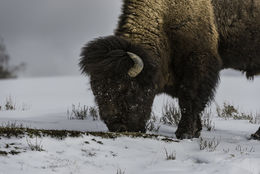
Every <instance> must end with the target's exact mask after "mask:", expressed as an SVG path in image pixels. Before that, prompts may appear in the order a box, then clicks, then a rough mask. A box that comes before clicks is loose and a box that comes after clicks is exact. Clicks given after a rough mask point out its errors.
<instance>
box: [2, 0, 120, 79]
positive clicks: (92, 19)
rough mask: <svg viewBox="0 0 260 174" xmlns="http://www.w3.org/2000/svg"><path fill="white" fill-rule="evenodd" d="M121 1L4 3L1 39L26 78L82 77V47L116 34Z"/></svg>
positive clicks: (24, 0) (11, 0)
mask: <svg viewBox="0 0 260 174" xmlns="http://www.w3.org/2000/svg"><path fill="white" fill-rule="evenodd" d="M120 9H121V0H73V1H72V0H0V36H2V37H3V38H4V40H5V44H6V46H7V49H8V52H9V54H10V56H11V59H12V62H11V63H12V64H19V63H20V62H25V63H26V64H27V67H26V71H25V72H24V73H23V76H50V75H68V74H71V75H72V74H79V71H78V66H77V63H78V59H79V54H80V49H81V47H82V46H83V45H84V44H85V43H86V42H88V41H89V40H91V39H93V38H96V37H99V36H106V35H110V34H112V33H113V30H114V29H115V27H116V25H117V20H118V16H119V14H120Z"/></svg>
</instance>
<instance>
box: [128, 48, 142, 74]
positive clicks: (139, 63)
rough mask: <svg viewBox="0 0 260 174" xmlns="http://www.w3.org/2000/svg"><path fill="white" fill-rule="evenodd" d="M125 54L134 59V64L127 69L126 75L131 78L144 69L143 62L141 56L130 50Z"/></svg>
mask: <svg viewBox="0 0 260 174" xmlns="http://www.w3.org/2000/svg"><path fill="white" fill-rule="evenodd" d="M127 54H128V55H129V57H130V58H131V59H132V60H133V61H134V66H133V67H131V68H130V69H129V71H128V75H129V76H130V77H132V78H135V77H136V76H138V75H139V74H140V73H141V72H142V70H143V69H144V62H143V60H142V58H141V57H139V56H138V55H136V54H134V53H132V52H127Z"/></svg>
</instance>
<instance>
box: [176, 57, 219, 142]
mask: <svg viewBox="0 0 260 174" xmlns="http://www.w3.org/2000/svg"><path fill="white" fill-rule="evenodd" d="M186 62H187V63H186V65H185V66H184V67H183V70H182V71H181V72H182V73H181V76H180V86H179V91H178V94H177V95H178V98H179V105H180V108H181V114H182V117H181V120H180V123H179V125H178V129H177V131H176V137H177V138H179V139H190V138H197V137H199V136H200V131H201V130H202V125H201V119H200V114H201V112H202V111H203V110H204V108H205V107H206V105H207V103H208V102H209V101H210V100H211V99H212V98H213V95H214V91H215V87H216V85H217V82H218V79H219V71H220V65H221V61H220V60H219V58H218V56H215V55H214V54H211V53H203V54H192V55H191V56H189V57H188V58H187V60H186Z"/></svg>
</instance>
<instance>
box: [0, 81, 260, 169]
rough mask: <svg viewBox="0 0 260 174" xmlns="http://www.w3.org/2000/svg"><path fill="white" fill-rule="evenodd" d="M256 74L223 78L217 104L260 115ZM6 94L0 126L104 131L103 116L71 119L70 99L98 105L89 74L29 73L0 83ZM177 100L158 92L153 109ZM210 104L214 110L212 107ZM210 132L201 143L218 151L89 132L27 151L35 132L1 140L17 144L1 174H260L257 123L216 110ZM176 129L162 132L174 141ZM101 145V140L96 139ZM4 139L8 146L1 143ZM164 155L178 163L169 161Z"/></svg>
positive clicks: (2, 162)
mask: <svg viewBox="0 0 260 174" xmlns="http://www.w3.org/2000/svg"><path fill="white" fill-rule="evenodd" d="M259 88H260V78H256V79H255V80H254V82H250V81H247V80H246V79H245V78H241V77H222V78H221V83H220V85H219V87H218V90H217V93H216V98H215V102H216V103H218V105H222V104H223V102H229V103H231V104H233V105H235V106H239V110H241V111H243V112H246V113H248V112H253V113H254V112H258V113H260V105H259V101H258V100H259V98H260V93H259ZM8 98H11V99H12V101H13V102H14V103H15V106H16V110H14V111H5V110H1V111H0V124H1V125H6V124H8V123H9V124H10V123H16V124H17V125H19V124H22V125H23V126H24V127H30V128H37V129H60V130H62V129H66V130H79V131H91V132H95V131H103V132H105V131H107V127H106V126H105V124H104V123H103V122H101V121H93V120H92V119H87V120H69V119H68V115H67V111H68V110H69V109H71V106H72V104H75V105H78V104H79V103H80V104H81V105H82V106H83V105H86V106H95V102H94V96H93V94H92V92H91V90H90V85H89V80H88V78H87V77H51V78H28V79H15V80H1V81H0V106H3V105H4V104H5V102H6V100H8ZM167 101H172V102H176V100H173V99H171V98H170V97H168V96H166V95H159V96H158V97H156V99H155V101H154V105H153V111H154V113H156V114H157V115H160V114H161V109H162V106H163V105H164V104H165V103H166V102H167ZM215 102H213V103H212V105H211V108H213V109H214V108H215ZM213 115H214V116H213V118H212V119H213V122H214V125H215V129H214V130H213V131H210V132H209V131H206V130H203V131H202V135H201V137H202V138H203V139H204V140H208V141H214V142H216V143H217V142H218V143H219V145H218V146H217V147H216V149H215V150H213V151H211V149H207V148H206V149H204V150H200V141H201V140H200V139H192V140H181V141H180V142H165V141H161V140H158V139H155V138H146V139H145V138H131V137H127V136H122V137H119V138H116V139H105V138H101V137H95V136H92V135H84V136H82V137H77V138H72V137H68V138H65V139H63V140H59V139H54V138H50V137H41V138H38V139H37V143H38V144H40V145H41V146H42V148H43V150H44V151H41V152H38V151H32V150H30V148H29V144H30V143H31V144H36V137H23V138H15V137H12V138H4V137H0V151H1V150H2V151H8V152H9V151H11V150H15V149H18V150H19V151H21V152H22V153H19V154H17V155H7V156H1V155H0V169H1V170H0V174H17V173H26V174H30V173H33V174H34V173H39V174H40V173H55V174H56V173H61V174H70V173H73V174H74V173H76V174H81V173H82V174H83V173H84V174H85V173H88V174H116V173H120V172H119V170H121V174H123V173H124V174H139V173H140V174H158V173H159V174H172V173H178V174H190V173H194V174H213V173H214V174H260V142H259V141H256V140H249V139H248V138H249V137H250V134H251V133H254V132H255V131H256V130H257V129H258V128H259V126H260V125H259V123H258V124H251V123H249V122H248V120H233V119H228V120H224V119H222V118H218V117H216V115H215V113H213ZM175 130H176V127H169V126H162V127H161V128H160V130H159V132H158V134H159V135H163V136H170V137H172V138H175V135H174V132H175ZM100 142H101V143H100ZM6 144H9V145H10V147H8V148H6ZM166 151H167V153H168V154H173V155H175V156H176V159H175V160H167V159H166Z"/></svg>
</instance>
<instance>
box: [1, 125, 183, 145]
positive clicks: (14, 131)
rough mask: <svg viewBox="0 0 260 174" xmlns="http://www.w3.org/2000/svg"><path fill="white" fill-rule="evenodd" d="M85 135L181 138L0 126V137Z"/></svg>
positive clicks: (162, 138)
mask: <svg viewBox="0 0 260 174" xmlns="http://www.w3.org/2000/svg"><path fill="white" fill-rule="evenodd" d="M84 135H92V136H96V137H101V138H104V139H116V138H119V137H124V136H125V137H131V138H151V139H157V140H161V141H165V142H179V140H175V139H171V138H168V137H163V136H159V135H154V134H143V133H138V132H121V133H120V132H81V131H69V130H43V129H30V128H23V127H0V137H4V138H11V137H18V138H23V137H30V138H32V137H35V136H37V137H51V138H57V139H64V138H66V137H81V136H84ZM97 143H99V144H102V142H97Z"/></svg>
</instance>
